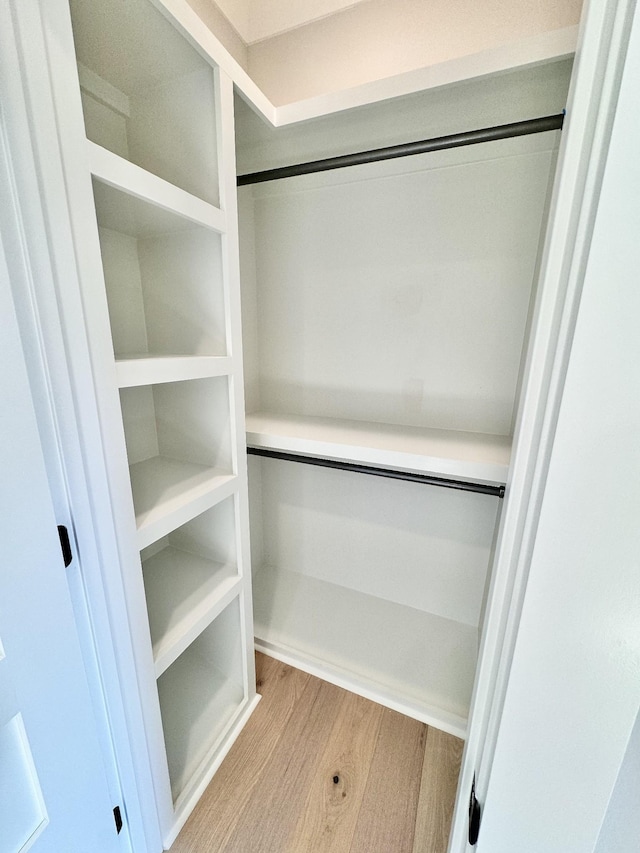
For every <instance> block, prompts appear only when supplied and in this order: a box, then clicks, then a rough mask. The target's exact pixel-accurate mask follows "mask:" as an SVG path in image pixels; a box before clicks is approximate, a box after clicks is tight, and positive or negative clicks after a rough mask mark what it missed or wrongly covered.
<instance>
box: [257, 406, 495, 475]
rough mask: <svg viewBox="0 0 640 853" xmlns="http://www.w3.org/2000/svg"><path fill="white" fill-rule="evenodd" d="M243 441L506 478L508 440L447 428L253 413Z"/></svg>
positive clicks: (384, 463) (440, 471)
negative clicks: (438, 428)
mask: <svg viewBox="0 0 640 853" xmlns="http://www.w3.org/2000/svg"><path fill="white" fill-rule="evenodd" d="M247 445H248V446H249V447H259V448H265V449H269V450H281V451H284V452H288V453H301V454H305V455H308V456H317V457H322V458H326V459H338V460H342V461H345V462H352V463H356V464H363V465H374V466H377V467H381V468H393V469H397V470H400V471H412V472H416V473H421V474H431V475H434V476H438V477H449V478H456V479H458V478H459V479H463V480H467V481H472V482H483V483H493V484H502V483H505V482H506V478H507V472H508V468H509V458H510V455H511V439H510V438H508V437H506V436H497V435H484V434H481V433H473V432H457V431H453V430H450V431H448V430H436V429H418V428H416V427H402V426H394V425H391V424H378V423H367V422H365V421H348V420H338V419H333V418H314V417H300V416H297V415H286V416H285V415H276V414H270V413H263V412H259V413H256V414H248V415H247Z"/></svg>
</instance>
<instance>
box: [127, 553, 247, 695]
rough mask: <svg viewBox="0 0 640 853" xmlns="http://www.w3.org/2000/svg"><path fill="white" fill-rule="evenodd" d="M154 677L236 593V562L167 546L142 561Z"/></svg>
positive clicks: (172, 660) (163, 669)
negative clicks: (218, 561) (216, 559)
mask: <svg viewBox="0 0 640 853" xmlns="http://www.w3.org/2000/svg"><path fill="white" fill-rule="evenodd" d="M143 572H144V587H145V592H146V596H147V608H148V611H149V628H150V630H151V642H152V643H153V659H154V662H155V670H156V678H158V677H159V676H161V675H162V673H163V672H164V671H165V670H166V669H167V667H169V666H171V664H172V663H173V662H174V660H175V659H176V658H177V657H178V655H179V654H181V652H183V651H184V650H185V649H186V647H187V646H188V645H189V644H190V643H191V642H192V641H193V640H195V638H196V637H197V636H198V635H199V634H200V633H201V631H203V630H204V629H205V628H206V627H207V625H209V624H210V623H211V622H212V621H213V619H215V617H216V616H217V615H218V614H219V613H221V612H222V610H224V608H225V607H226V606H227V604H229V602H230V601H231V600H232V599H233V598H234V597H235V596H236V595H238V592H239V589H240V583H241V582H240V578H239V577H238V570H237V567H236V566H235V565H234V564H230V563H217V562H215V561H213V560H210V559H207V558H206V557H202V556H200V555H198V554H192V553H189V552H188V551H184V550H182V549H181V548H175V547H173V546H172V545H168V546H166V547H165V548H163V549H162V551H160V552H159V553H157V554H154V556H153V557H149V558H148V559H147V560H144V561H143Z"/></svg>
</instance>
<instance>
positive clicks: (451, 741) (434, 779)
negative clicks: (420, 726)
mask: <svg viewBox="0 0 640 853" xmlns="http://www.w3.org/2000/svg"><path fill="white" fill-rule="evenodd" d="M463 746H464V742H463V741H461V740H460V739H459V738H457V737H453V735H449V734H445V732H441V731H438V729H433V728H430V729H429V732H428V734H427V743H426V746H425V751H424V762H423V765H422V781H421V784H420V799H419V802H418V814H417V820H416V832H415V837H414V842H413V851H412V853H446V850H447V845H448V843H449V832H450V830H451V818H452V816H453V806H454V803H455V798H456V790H457V787H458V775H459V773H460V762H461V760H462V748H463Z"/></svg>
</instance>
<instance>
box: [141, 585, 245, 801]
mask: <svg viewBox="0 0 640 853" xmlns="http://www.w3.org/2000/svg"><path fill="white" fill-rule="evenodd" d="M158 694H159V697H160V711H161V714H162V722H163V729H164V738H165V745H166V750H167V759H168V764H169V777H170V780H171V792H172V795H173V799H174V802H176V801H177V800H178V799H179V797H180V796H181V795H185V796H186V795H187V794H188V791H189V789H191V788H192V787H193V786H194V784H197V781H199V780H200V777H201V776H202V775H203V774H204V773H205V772H206V767H207V765H208V764H209V762H210V760H211V758H212V757H213V755H214V754H215V752H216V750H217V749H218V748H219V746H220V744H221V742H222V740H223V738H224V735H225V733H226V731H228V729H229V727H230V726H231V725H232V724H233V721H234V718H235V717H236V715H237V713H238V711H239V710H240V708H241V706H242V704H243V702H244V700H245V691H244V687H243V662H242V643H241V624H240V608H239V603H238V599H237V598H236V599H234V600H233V601H232V602H231V604H229V606H228V607H227V608H226V609H225V610H224V611H223V612H222V613H221V614H220V615H219V616H218V617H217V619H215V621H214V622H212V623H211V625H210V626H209V627H208V628H206V629H205V630H204V631H203V632H202V633H201V634H200V636H199V637H198V638H197V639H196V640H194V641H193V643H191V645H190V646H189V647H188V648H187V649H185V651H184V652H183V653H182V654H181V655H180V656H179V657H178V658H177V660H176V661H175V662H174V663H172V664H171V666H170V667H169V668H168V669H167V670H166V672H164V673H163V674H162V675H161V676H160V678H159V679H158Z"/></svg>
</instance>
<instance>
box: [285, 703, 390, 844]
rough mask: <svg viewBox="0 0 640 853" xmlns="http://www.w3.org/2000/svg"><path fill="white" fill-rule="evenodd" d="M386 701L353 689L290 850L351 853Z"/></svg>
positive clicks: (323, 755) (318, 761)
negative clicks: (374, 699) (372, 698)
mask: <svg viewBox="0 0 640 853" xmlns="http://www.w3.org/2000/svg"><path fill="white" fill-rule="evenodd" d="M382 711H383V709H382V706H381V705H377V704H375V703H373V702H370V701H368V700H367V699H363V698H362V697H361V696H356V695H355V694H353V693H347V694H346V695H345V697H344V701H343V702H342V705H341V708H340V712H339V713H338V715H337V716H336V718H335V722H334V724H333V728H332V730H331V734H330V736H329V740H328V741H327V744H326V746H325V748H324V750H323V752H322V753H321V754H319V755H318V756H317V757H316V758H315V762H314V763H315V772H314V775H313V779H312V783H311V787H310V790H309V793H308V796H307V799H306V802H305V804H304V807H303V811H302V814H301V815H300V819H299V820H298V824H297V826H296V831H295V832H294V834H293V835H292V837H291V839H290V840H289V844H288V847H287V848H286V849H287V851H288V853H346V851H348V850H349V848H350V847H351V842H352V840H353V834H354V832H355V828H356V823H357V820H358V814H359V812H360V807H361V805H362V800H363V797H364V792H365V788H366V784H367V779H368V777H369V769H370V767H371V761H372V759H373V754H374V749H375V745H376V742H377V739H378V732H379V729H380V722H381V720H382Z"/></svg>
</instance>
